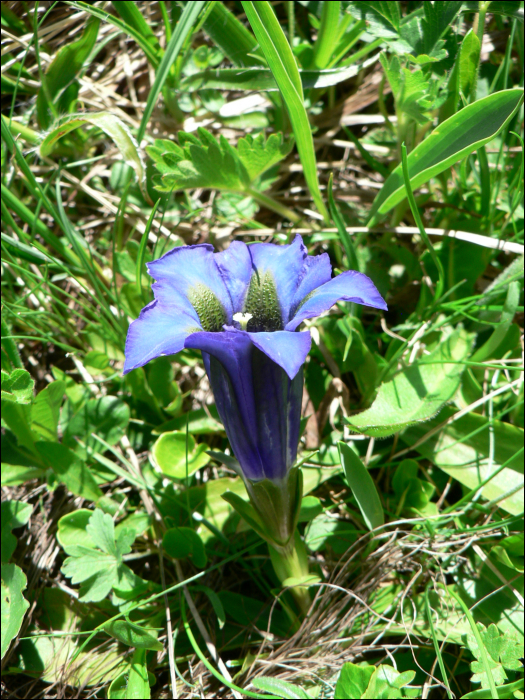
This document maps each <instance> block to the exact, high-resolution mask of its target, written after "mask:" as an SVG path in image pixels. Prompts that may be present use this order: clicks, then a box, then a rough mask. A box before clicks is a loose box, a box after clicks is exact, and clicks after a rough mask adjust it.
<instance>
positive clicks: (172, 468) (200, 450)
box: [151, 430, 210, 479]
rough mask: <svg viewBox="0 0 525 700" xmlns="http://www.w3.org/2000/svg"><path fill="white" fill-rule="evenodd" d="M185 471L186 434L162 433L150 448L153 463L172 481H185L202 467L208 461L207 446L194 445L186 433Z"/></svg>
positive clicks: (175, 432)
mask: <svg viewBox="0 0 525 700" xmlns="http://www.w3.org/2000/svg"><path fill="white" fill-rule="evenodd" d="M187 443H188V444H187V451H188V456H187V461H188V466H187V469H186V433H185V432H182V431H177V430H174V431H173V432H171V433H162V435H161V436H160V437H159V439H158V440H157V441H156V442H155V444H154V445H153V447H152V450H151V452H152V454H153V457H154V459H155V462H156V463H157V465H158V466H159V467H160V469H161V471H162V472H163V474H166V475H167V476H170V477H172V478H173V479H185V478H186V477H187V476H191V475H192V474H193V473H194V472H196V471H197V470H198V469H201V468H202V467H204V466H205V465H206V464H208V462H209V461H210V457H209V455H208V454H207V453H206V450H207V449H208V446H207V445H206V444H204V443H201V444H199V445H196V444H195V440H194V438H193V436H192V435H190V434H189V433H188V440H187Z"/></svg>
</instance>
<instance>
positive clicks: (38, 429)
mask: <svg viewBox="0 0 525 700" xmlns="http://www.w3.org/2000/svg"><path fill="white" fill-rule="evenodd" d="M65 390H66V383H65V382H61V381H56V382H52V383H51V384H49V385H48V386H46V388H45V389H43V390H42V391H40V392H39V393H38V394H37V396H36V398H35V400H34V401H33V407H32V409H31V430H32V431H33V433H36V435H37V436H38V438H42V440H56V439H57V428H58V419H59V417H60V406H61V404H62V397H63V396H64V392H65Z"/></svg>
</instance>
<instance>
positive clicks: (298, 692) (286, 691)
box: [252, 676, 310, 698]
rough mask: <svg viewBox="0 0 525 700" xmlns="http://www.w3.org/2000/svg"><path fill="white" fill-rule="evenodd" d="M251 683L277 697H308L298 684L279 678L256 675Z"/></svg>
mask: <svg viewBox="0 0 525 700" xmlns="http://www.w3.org/2000/svg"><path fill="white" fill-rule="evenodd" d="M252 685H253V686H254V687H255V688H258V689H259V690H264V691H266V692H267V693H271V694H272V695H274V696H277V697H279V698H309V697H310V696H309V695H308V693H307V692H306V690H303V688H300V687H299V686H298V685H294V684H293V683H288V682H287V681H281V680H280V679H279V678H266V677H265V676H258V677H257V678H254V679H253V680H252Z"/></svg>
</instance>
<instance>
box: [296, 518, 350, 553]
mask: <svg viewBox="0 0 525 700" xmlns="http://www.w3.org/2000/svg"><path fill="white" fill-rule="evenodd" d="M358 534H361V533H360V532H359V533H358V531H357V529H356V527H355V525H354V524H353V523H351V522H350V521H348V520H342V519H341V518H338V517H335V516H333V515H330V514H329V513H320V514H319V515H317V516H316V517H315V518H314V519H313V520H312V521H311V522H310V523H309V524H308V526H307V528H306V530H305V543H306V544H307V546H308V548H309V549H310V550H311V551H312V552H322V551H323V550H324V549H326V547H327V545H328V546H330V547H331V548H332V549H333V550H334V553H335V554H344V553H345V552H346V551H347V549H348V548H349V547H351V546H352V545H353V544H354V543H355V541H356V540H357V536H358Z"/></svg>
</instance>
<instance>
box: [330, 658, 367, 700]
mask: <svg viewBox="0 0 525 700" xmlns="http://www.w3.org/2000/svg"><path fill="white" fill-rule="evenodd" d="M374 671H375V666H368V665H361V664H353V663H351V662H350V661H347V662H346V663H344V664H343V666H342V667H341V672H340V674H339V678H338V679H337V684H336V686H335V693H334V698H335V700H346V698H362V697H363V695H364V694H365V691H366V689H367V688H368V684H369V683H370V679H371V678H372V675H373V673H374Z"/></svg>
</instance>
